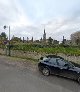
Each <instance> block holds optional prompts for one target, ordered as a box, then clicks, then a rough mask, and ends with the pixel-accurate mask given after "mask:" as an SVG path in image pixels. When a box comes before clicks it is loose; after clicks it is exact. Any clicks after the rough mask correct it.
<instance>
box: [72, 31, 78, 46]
mask: <svg viewBox="0 0 80 92" xmlns="http://www.w3.org/2000/svg"><path fill="white" fill-rule="evenodd" d="M71 41H72V44H73V45H80V31H77V32H75V33H73V34H71Z"/></svg>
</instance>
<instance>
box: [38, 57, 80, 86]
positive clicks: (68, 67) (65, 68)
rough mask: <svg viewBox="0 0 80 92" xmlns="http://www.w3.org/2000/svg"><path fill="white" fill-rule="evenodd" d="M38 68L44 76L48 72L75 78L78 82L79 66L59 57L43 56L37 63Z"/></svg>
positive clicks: (79, 80) (79, 79)
mask: <svg viewBox="0 0 80 92" xmlns="http://www.w3.org/2000/svg"><path fill="white" fill-rule="evenodd" d="M38 68H39V70H40V71H41V72H42V74H43V75H45V76H49V75H50V74H54V75H59V76H63V77H67V78H70V79H74V80H77V81H78V83H79V84H80V68H79V67H76V66H75V63H72V62H70V61H67V60H65V59H63V58H61V57H58V56H53V57H43V58H41V59H40V61H39V63H38Z"/></svg>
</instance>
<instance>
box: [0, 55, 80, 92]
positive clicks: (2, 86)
mask: <svg viewBox="0 0 80 92" xmlns="http://www.w3.org/2000/svg"><path fill="white" fill-rule="evenodd" d="M5 62H6V60H5V59H4V58H2V57H1V56H0V92H80V85H79V84H78V83H77V82H75V81H72V80H69V79H65V78H61V77H57V76H49V77H46V76H43V75H41V73H39V72H38V71H37V72H33V71H31V70H29V69H27V68H20V67H16V66H12V65H8V64H6V63H5Z"/></svg>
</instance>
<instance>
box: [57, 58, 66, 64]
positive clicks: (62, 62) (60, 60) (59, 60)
mask: <svg viewBox="0 0 80 92" xmlns="http://www.w3.org/2000/svg"><path fill="white" fill-rule="evenodd" d="M57 62H58V65H59V66H64V65H65V64H66V63H65V61H64V60H62V59H57Z"/></svg>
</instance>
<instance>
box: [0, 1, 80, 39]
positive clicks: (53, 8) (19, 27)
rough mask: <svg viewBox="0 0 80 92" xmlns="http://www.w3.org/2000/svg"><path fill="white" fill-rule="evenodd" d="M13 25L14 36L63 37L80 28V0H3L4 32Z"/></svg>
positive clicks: (0, 23) (1, 21)
mask: <svg viewBox="0 0 80 92" xmlns="http://www.w3.org/2000/svg"><path fill="white" fill-rule="evenodd" d="M4 25H8V26H9V25H10V26H11V36H12V35H15V36H18V37H25V39H27V37H29V38H30V39H31V37H32V36H33V37H34V39H40V38H41V37H42V35H43V31H44V27H45V29H46V33H47V38H48V37H50V36H51V37H52V38H53V39H57V40H60V41H61V40H62V37H63V36H65V38H66V39H70V34H71V33H73V32H76V31H79V30H80V0H0V33H1V32H2V31H4V32H6V33H7V35H8V29H6V30H4V29H3V26H4Z"/></svg>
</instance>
